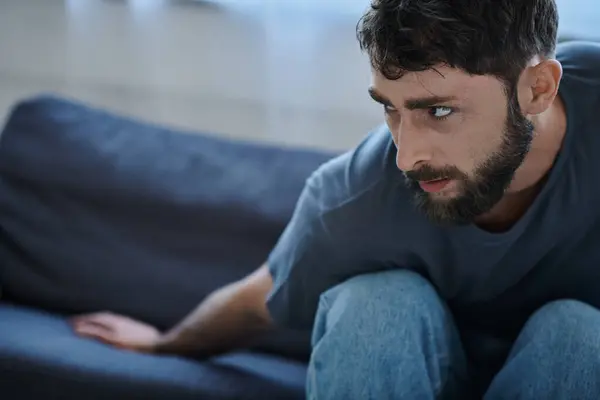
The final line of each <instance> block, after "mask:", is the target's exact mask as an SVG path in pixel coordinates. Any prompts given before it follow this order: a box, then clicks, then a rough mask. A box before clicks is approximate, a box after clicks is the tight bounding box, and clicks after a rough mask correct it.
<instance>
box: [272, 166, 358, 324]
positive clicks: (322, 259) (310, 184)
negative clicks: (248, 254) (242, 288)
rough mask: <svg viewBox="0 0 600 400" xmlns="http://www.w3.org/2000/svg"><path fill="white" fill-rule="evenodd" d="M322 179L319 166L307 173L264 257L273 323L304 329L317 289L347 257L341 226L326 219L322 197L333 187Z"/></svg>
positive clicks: (338, 277) (340, 272)
mask: <svg viewBox="0 0 600 400" xmlns="http://www.w3.org/2000/svg"><path fill="white" fill-rule="evenodd" d="M332 186H335V185H331V184H327V183H324V178H323V176H322V174H321V173H320V171H317V172H316V173H314V174H313V176H311V177H310V178H309V179H308V180H307V182H306V185H305V187H304V189H303V191H302V194H301V195H300V198H299V200H298V203H297V205H296V208H295V211H294V213H293V216H292V218H291V220H290V222H289V224H288V225H287V227H286V229H285V230H284V232H283V233H282V235H281V237H280V238H279V241H278V242H277V244H276V246H275V247H274V249H273V250H272V252H271V254H270V255H269V257H268V260H267V262H268V266H269V270H270V272H271V276H272V277H273V290H272V292H271V293H270V295H269V297H268V299H267V305H268V308H269V311H270V313H271V316H272V318H273V319H274V320H275V322H276V323H277V324H279V325H282V326H286V327H289V328H294V329H310V328H311V327H312V324H313V320H314V316H315V313H316V310H317V307H318V303H319V297H320V295H321V293H323V292H324V291H326V290H327V289H329V288H330V287H332V286H335V285H336V284H337V283H340V282H341V281H342V280H343V277H344V275H345V274H344V271H347V270H348V269H351V268H347V267H351V266H350V265H347V264H345V263H346V262H347V260H349V259H351V258H352V257H353V255H355V254H354V252H353V251H352V249H349V248H347V247H346V246H344V245H343V242H344V241H345V240H347V237H346V236H345V235H343V234H340V232H343V231H344V227H343V226H340V222H339V221H338V222H335V231H336V232H338V233H337V234H334V233H333V232H332V230H331V229H330V228H332V227H331V224H332V221H330V220H329V219H328V218H327V215H328V209H327V200H328V198H331V195H332V194H331V193H330V192H331V191H332V190H335V188H334V187H333V188H332Z"/></svg>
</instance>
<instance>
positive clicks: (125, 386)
mask: <svg viewBox="0 0 600 400" xmlns="http://www.w3.org/2000/svg"><path fill="white" fill-rule="evenodd" d="M0 321H2V329H0V377H1V378H0V393H2V398H6V399H17V398H18V399H38V398H39V399H45V400H50V399H90V400H100V399H110V400H112V399H149V400H152V399H157V400H158V399H164V400H184V399H264V398H266V395H265V393H267V394H268V395H267V396H268V398H276V399H294V398H297V399H302V398H303V397H304V381H305V374H306V372H305V366H304V365H303V364H302V363H299V362H293V361H286V360H283V359H280V358H277V357H275V356H263V355H257V354H252V353H235V354H231V355H227V356H223V357H217V358H214V359H212V360H210V361H204V362H198V361H195V360H191V359H184V358H178V357H168V356H154V355H147V354H138V353H133V352H128V351H122V350H118V349H115V348H113V347H109V346H106V345H104V344H101V343H98V342H96V341H91V340H87V339H82V338H80V337H77V336H75V335H74V334H73V333H72V330H71V329H70V327H69V326H68V324H67V321H66V320H65V319H64V318H61V317H59V316H57V315H52V314H49V313H47V312H42V311H38V310H34V309H27V308H23V307H18V306H14V305H10V304H2V305H0Z"/></svg>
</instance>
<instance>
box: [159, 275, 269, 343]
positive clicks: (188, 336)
mask: <svg viewBox="0 0 600 400" xmlns="http://www.w3.org/2000/svg"><path fill="white" fill-rule="evenodd" d="M272 285H273V283H272V280H271V275H270V273H269V270H268V268H267V266H266V265H264V266H262V267H260V268H259V269H257V270H256V271H255V272H253V273H252V274H251V275H249V276H248V277H246V278H244V279H242V280H240V281H237V282H234V283H232V284H230V285H227V286H225V287H223V288H221V289H219V290H217V291H215V292H214V293H212V294H211V295H209V296H208V297H207V298H206V300H205V301H203V302H202V303H201V304H200V305H199V306H198V307H197V308H196V309H195V310H194V311H193V312H192V313H191V314H190V315H189V316H188V317H186V318H185V319H184V320H183V321H182V322H181V323H179V324H178V325H177V326H176V327H175V328H173V329H172V330H171V331H169V332H167V333H166V334H165V335H163V336H161V338H160V339H159V341H158V342H157V344H156V346H155V351H157V352H159V353H188V352H196V351H200V352H201V353H207V354H214V353H221V352H226V351H229V350H231V349H235V348H239V347H242V346H244V345H247V344H248V343H249V342H251V341H252V340H253V339H254V338H255V337H256V336H257V335H258V334H260V333H262V332H264V331H265V330H267V329H269V328H271V326H272V322H271V318H270V316H269V312H268V310H267V306H266V298H267V295H268V293H269V291H270V290H271V287H272Z"/></svg>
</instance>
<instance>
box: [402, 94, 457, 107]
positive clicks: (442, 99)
mask: <svg viewBox="0 0 600 400" xmlns="http://www.w3.org/2000/svg"><path fill="white" fill-rule="evenodd" d="M453 100H456V97H454V96H431V97H422V98H418V99H408V100H406V101H405V102H404V107H406V108H407V109H409V110H423V109H429V108H431V107H434V106H438V105H440V104H443V103H447V102H449V101H453Z"/></svg>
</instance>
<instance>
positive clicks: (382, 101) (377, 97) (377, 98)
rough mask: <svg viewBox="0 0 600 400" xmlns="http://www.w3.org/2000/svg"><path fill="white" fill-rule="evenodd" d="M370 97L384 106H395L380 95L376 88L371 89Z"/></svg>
mask: <svg viewBox="0 0 600 400" xmlns="http://www.w3.org/2000/svg"><path fill="white" fill-rule="evenodd" d="M369 95H370V96H371V98H372V99H373V100H375V101H376V102H378V103H380V104H383V105H384V106H393V104H392V102H391V101H389V100H388V99H386V98H385V96H383V95H382V94H380V93H379V92H378V91H377V89H375V88H374V87H370V88H369Z"/></svg>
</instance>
